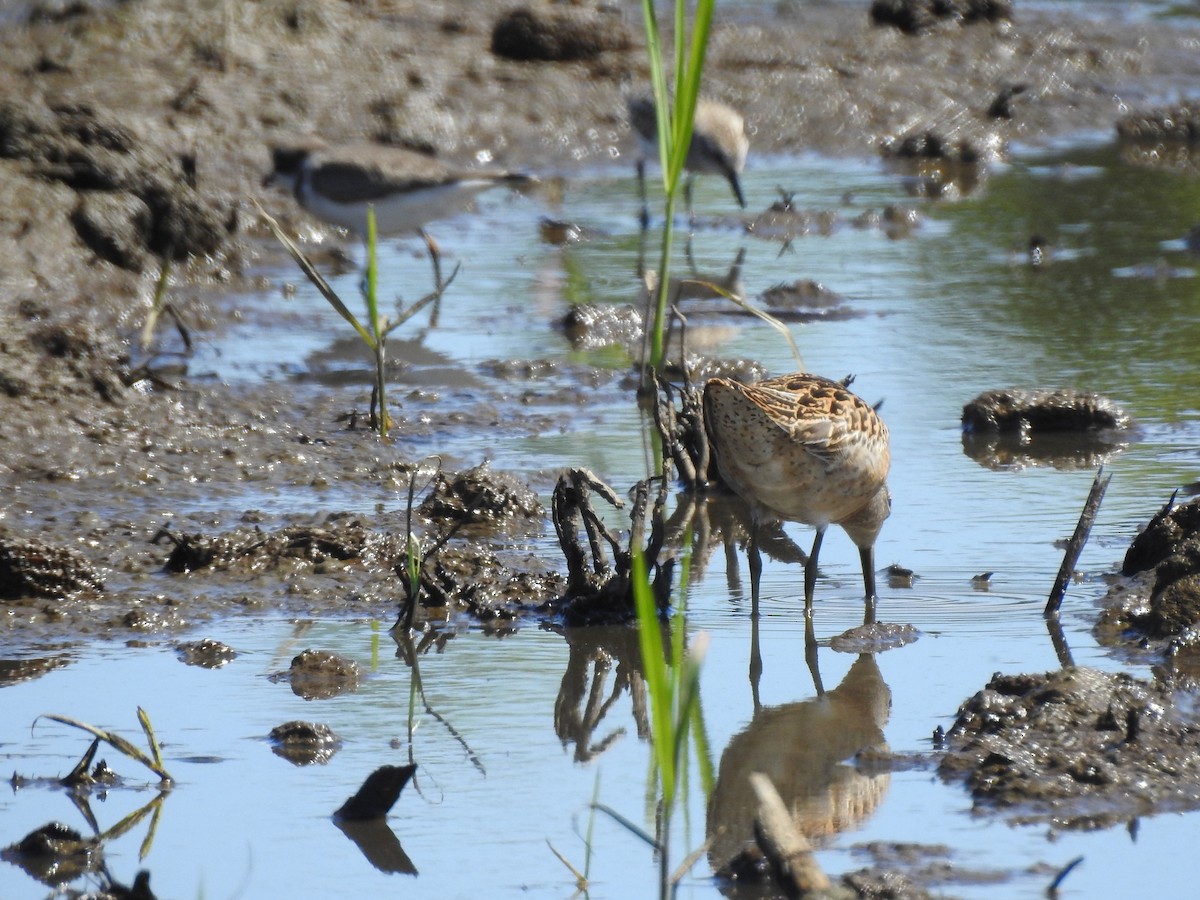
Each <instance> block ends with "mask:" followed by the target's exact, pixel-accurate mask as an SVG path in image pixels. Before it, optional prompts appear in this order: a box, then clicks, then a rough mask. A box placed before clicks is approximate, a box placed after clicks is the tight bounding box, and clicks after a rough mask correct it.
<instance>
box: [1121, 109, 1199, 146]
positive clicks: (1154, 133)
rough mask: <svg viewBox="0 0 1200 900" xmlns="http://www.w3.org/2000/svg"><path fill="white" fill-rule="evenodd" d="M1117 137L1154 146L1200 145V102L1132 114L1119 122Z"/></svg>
mask: <svg viewBox="0 0 1200 900" xmlns="http://www.w3.org/2000/svg"><path fill="white" fill-rule="evenodd" d="M1117 137H1118V138H1119V139H1120V140H1122V141H1128V142H1130V143H1134V144H1147V145H1151V146H1154V145H1158V144H1183V145H1191V146H1197V145H1200V102H1191V103H1181V104H1177V105H1175V106H1169V107H1162V108H1156V109H1150V110H1141V111H1139V112H1133V113H1130V114H1129V115H1127V116H1124V117H1123V118H1121V119H1119V120H1118V121H1117Z"/></svg>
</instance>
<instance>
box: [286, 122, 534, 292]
mask: <svg viewBox="0 0 1200 900" xmlns="http://www.w3.org/2000/svg"><path fill="white" fill-rule="evenodd" d="M271 158H272V162H273V164H274V170H273V171H272V172H271V174H270V175H268V176H267V178H266V180H265V181H264V184H277V185H282V186H284V187H286V188H288V189H289V190H290V191H291V192H292V194H293V195H294V196H295V198H296V201H297V202H298V203H299V204H300V205H301V206H303V207H304V208H305V209H306V210H308V211H309V212H310V213H312V214H313V215H314V216H316V217H317V218H319V219H322V220H324V221H325V222H328V223H330V224H332V225H339V226H341V227H342V228H346V229H349V230H350V231H351V232H353V233H354V234H356V235H358V236H359V237H360V238H365V237H366V233H367V207H368V206H373V207H374V209H375V225H376V229H377V231H378V233H379V234H381V235H391V234H400V233H403V232H408V231H415V232H416V233H417V234H419V235H420V236H421V237H422V239H423V240H424V241H425V243H426V246H428V248H429V254H430V257H431V259H433V263H434V268H435V270H436V271H439V272H440V269H439V264H438V259H439V253H438V248H437V244H436V242H434V240H433V238H431V237H430V236H429V235H428V234H427V233H426V231H425V225H426V224H428V223H429V222H432V221H434V220H435V219H440V218H444V217H446V216H449V215H452V214H453V213H456V212H459V211H461V210H463V209H466V208H467V207H469V206H470V204H471V201H472V200H474V199H475V197H476V195H478V194H479V193H481V192H483V191H486V190H488V189H489V188H493V187H498V186H501V185H517V184H523V183H526V182H529V181H532V180H533V179H532V178H531V177H530V176H528V175H522V174H517V173H514V172H506V171H503V170H499V169H457V168H454V167H452V166H449V165H447V164H446V163H444V162H442V161H441V160H438V159H435V158H434V157H432V156H426V155H425V154H422V153H416V152H414V151H412V150H405V149H403V148H400V147H391V146H388V145H385V144H371V143H358V144H345V145H342V146H337V147H330V146H327V145H325V144H324V143H322V142H320V141H316V140H307V141H300V142H296V143H290V144H279V145H276V146H274V147H272V149H271ZM438 281H439V285H438V286H439V287H441V276H440V274H438Z"/></svg>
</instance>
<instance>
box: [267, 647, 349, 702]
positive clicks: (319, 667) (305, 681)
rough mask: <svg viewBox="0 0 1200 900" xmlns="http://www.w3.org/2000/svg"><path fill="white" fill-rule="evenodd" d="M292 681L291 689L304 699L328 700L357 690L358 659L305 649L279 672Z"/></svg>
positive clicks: (326, 651) (325, 651)
mask: <svg viewBox="0 0 1200 900" xmlns="http://www.w3.org/2000/svg"><path fill="white" fill-rule="evenodd" d="M282 677H284V678H287V679H288V680H289V681H291V683H292V693H294V694H295V695H296V696H297V697H303V698H304V699H305V700H328V699H329V698H330V697H336V696H338V695H339V694H347V693H351V692H353V691H356V690H358V682H359V670H358V663H356V662H355V661H354V660H352V659H346V657H344V656H338V655H337V654H336V653H331V652H330V651H328V650H311V649H309V650H304V651H303V652H301V653H300V654H298V655H297V656H296V657H295V658H294V659H293V660H292V665H291V668H290V669H289V670H288V671H287V673H286V674H285V675H284V676H282Z"/></svg>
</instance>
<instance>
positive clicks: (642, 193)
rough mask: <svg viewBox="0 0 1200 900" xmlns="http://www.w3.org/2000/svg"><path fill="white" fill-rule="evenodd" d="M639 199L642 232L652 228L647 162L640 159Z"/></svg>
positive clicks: (638, 172) (638, 164)
mask: <svg viewBox="0 0 1200 900" xmlns="http://www.w3.org/2000/svg"><path fill="white" fill-rule="evenodd" d="M637 179H638V197H640V198H641V201H642V215H641V219H640V221H641V223H642V231H645V230H646V229H647V228H649V227H650V205H649V203H647V201H646V161H645V160H644V159H639V160H638V163H637Z"/></svg>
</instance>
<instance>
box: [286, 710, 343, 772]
mask: <svg viewBox="0 0 1200 900" xmlns="http://www.w3.org/2000/svg"><path fill="white" fill-rule="evenodd" d="M267 739H268V740H269V741H270V742H271V749H272V750H273V751H274V753H275V755H276V756H279V757H281V758H283V759H286V760H287V761H288V762H290V763H292V764H293V765H297V766H310V765H313V764H314V763H320V764H321V765H324V764H325V763H327V762H329V760H331V759H333V755H334V754H335V753H336V752H337V751H338V750H339V749H340V748H341V746H342V739H341V737H340V736H339V735H338V734H337V733H336V732H334V730H333V729H332V728H330V727H329V726H328V725H326V724H324V723H323V722H302V721H299V720H294V721H291V722H284V723H283V724H282V725H276V726H275V727H274V728H272V729H271V732H270V734H268V735H267Z"/></svg>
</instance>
